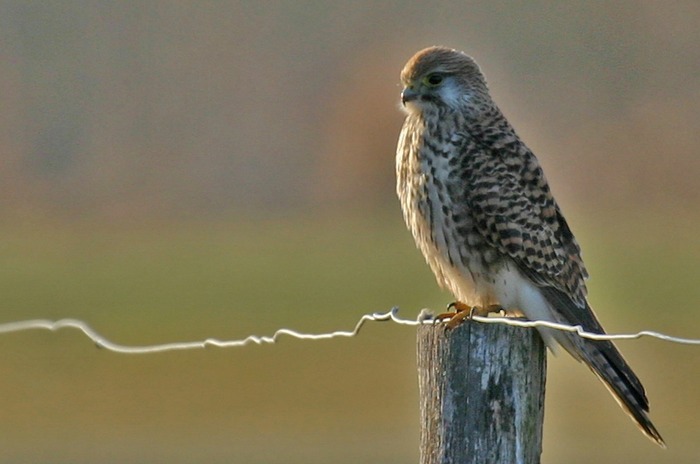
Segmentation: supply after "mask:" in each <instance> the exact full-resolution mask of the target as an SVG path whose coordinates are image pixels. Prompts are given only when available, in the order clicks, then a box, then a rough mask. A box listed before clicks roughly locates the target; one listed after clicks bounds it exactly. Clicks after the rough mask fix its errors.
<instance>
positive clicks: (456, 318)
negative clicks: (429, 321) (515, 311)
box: [433, 301, 503, 329]
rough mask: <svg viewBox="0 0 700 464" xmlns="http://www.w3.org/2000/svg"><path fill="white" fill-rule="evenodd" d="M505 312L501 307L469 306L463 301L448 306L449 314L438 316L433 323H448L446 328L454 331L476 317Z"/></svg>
mask: <svg viewBox="0 0 700 464" xmlns="http://www.w3.org/2000/svg"><path fill="white" fill-rule="evenodd" d="M501 311H503V307H502V306H501V305H489V306H486V307H479V306H469V305H467V304H465V303H462V302H461V301H453V302H452V303H450V304H449V305H447V312H444V313H441V314H438V315H437V316H435V318H434V319H433V322H442V321H445V320H446V321H447V322H446V323H445V326H446V327H447V328H448V329H454V328H455V327H457V326H458V325H459V324H461V323H462V322H463V321H465V320H471V319H472V318H473V317H474V316H482V317H486V316H488V315H489V314H490V313H499V312H501Z"/></svg>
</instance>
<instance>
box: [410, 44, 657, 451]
mask: <svg viewBox="0 0 700 464" xmlns="http://www.w3.org/2000/svg"><path fill="white" fill-rule="evenodd" d="M401 83H402V84H403V86H404V89H403V92H402V94H401V101H402V103H403V106H404V108H405V110H406V120H405V122H404V125H403V129H402V130H401V135H400V137H399V143H398V148H397V152H396V177H397V193H398V196H399V200H400V202H401V208H402V210H403V216H404V219H405V221H406V224H407V225H408V228H409V229H410V231H411V232H412V233H413V237H414V239H415V241H416V244H417V246H418V248H419V249H420V250H421V251H422V252H423V255H424V256H425V259H426V261H427V262H428V264H429V265H430V268H431V269H432V271H433V273H435V277H436V278H437V281H438V283H439V284H440V285H441V286H442V287H443V288H445V289H447V290H449V291H450V292H451V293H452V294H453V295H454V297H455V298H456V299H457V302H456V303H455V306H456V308H457V309H458V310H462V311H474V310H476V311H477V312H479V313H482V314H483V313H484V312H488V311H489V310H493V309H494V308H498V309H499V310H501V309H502V310H504V311H506V313H514V314H523V315H525V317H527V318H528V319H530V320H545V321H552V322H557V323H563V324H569V325H580V326H582V327H583V329H584V330H586V331H588V332H594V333H599V334H603V333H604V331H603V327H602V326H601V325H600V323H599V322H598V319H597V318H596V316H595V314H594V313H593V310H592V309H591V307H590V306H589V304H588V301H587V300H586V293H587V292H586V284H585V279H586V278H587V277H588V273H587V272H586V268H585V267H584V264H583V261H582V259H581V250H580V248H579V246H578V243H576V239H575V238H574V235H573V234H572V232H571V229H569V226H568V225H567V223H566V220H565V219H564V216H563V215H562V213H561V210H560V209H559V206H558V205H557V202H556V201H555V200H554V197H553V196H552V193H551V191H550V189H549V185H548V184H547V180H546V179H545V176H544V173H543V172H542V168H541V167H540V165H539V163H538V161H537V158H536V157H535V155H534V154H533V153H532V152H531V151H530V149H529V148H528V147H527V146H526V145H525V144H524V143H523V142H522V141H521V140H520V138H519V137H518V136H517V135H516V133H515V131H514V130H513V128H512V127H511V125H510V124H509V123H508V121H507V120H506V118H505V117H504V116H503V114H502V113H501V111H500V110H499V109H498V107H497V106H496V104H495V103H494V102H493V100H492V99H491V96H490V95H489V91H488V87H487V85H486V81H485V79H484V76H483V74H482V73H481V71H480V69H479V66H478V65H477V64H476V63H475V62H474V60H473V59H472V58H470V57H469V56H467V55H465V54H464V53H462V52H459V51H456V50H451V49H449V48H444V47H430V48H426V49H425V50H421V51H419V52H418V53H416V54H415V55H414V56H413V57H412V58H411V59H410V60H409V61H408V63H407V64H406V66H405V67H404V68H403V71H401ZM462 314H464V313H462ZM467 314H469V313H467ZM456 317H457V319H460V317H461V316H460V315H457V316H456ZM540 333H541V335H542V337H543V339H544V340H545V342H546V343H547V345H548V346H549V347H550V349H554V348H556V345H557V344H558V345H561V346H563V347H564V348H565V349H566V350H567V351H568V352H569V353H570V354H571V355H572V356H573V357H574V358H576V359H577V360H579V361H583V362H584V363H585V364H586V365H587V366H588V367H589V368H590V369H591V370H592V371H593V372H594V373H595V374H596V375H597V376H598V378H599V379H600V380H601V381H602V382H603V383H604V384H605V386H606V387H607V388H608V390H610V392H611V393H612V395H613V396H614V397H615V399H616V400H617V402H618V403H619V404H620V406H621V407H622V408H623V409H624V410H625V411H626V412H627V413H628V414H629V415H630V417H631V418H632V419H633V420H634V421H635V422H636V423H637V425H638V426H639V428H640V429H641V430H642V431H643V432H644V434H645V435H647V436H648V437H649V438H650V439H652V440H653V441H655V442H656V443H658V444H659V445H660V446H665V444H664V441H663V439H662V438H661V435H660V434H659V432H658V431H657V430H656V428H655V427H654V424H652V422H651V420H650V419H649V417H648V415H647V413H648V411H649V401H648V400H647V397H646V394H645V391H644V387H643V386H642V384H641V382H640V381H639V379H638V378H637V376H636V375H635V374H634V372H633V371H632V369H631V368H630V367H629V365H628V364H627V362H626V361H625V360H624V358H623V357H622V355H621V354H620V352H619V351H618V350H617V348H616V347H615V345H614V344H613V343H612V342H610V341H594V340H590V339H585V338H582V337H580V336H578V334H574V333H570V332H563V331H558V330H553V329H544V328H540Z"/></svg>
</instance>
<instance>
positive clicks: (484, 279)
mask: <svg viewBox="0 0 700 464" xmlns="http://www.w3.org/2000/svg"><path fill="white" fill-rule="evenodd" d="M420 210H421V208H416V209H415V210H414V211H420ZM433 211H434V210H433ZM432 219H433V221H432V223H431V222H430V221H429V220H428V218H426V216H424V215H421V214H418V215H416V217H414V220H413V221H411V222H410V223H409V228H410V229H411V232H412V233H413V236H414V238H415V241H416V244H417V245H418V248H419V249H420V250H421V252H422V253H423V256H424V257H425V260H426V261H427V263H428V265H429V266H430V269H431V270H432V271H433V273H434V274H435V277H436V279H437V281H438V284H440V286H441V287H442V288H444V289H446V290H448V291H450V292H451V293H452V295H453V296H454V297H455V298H456V299H457V300H459V301H461V302H462V303H465V304H467V305H471V306H480V307H487V306H490V305H494V304H500V301H499V295H498V293H500V292H499V288H498V286H497V285H495V284H496V283H497V281H496V280H495V275H494V271H495V270H496V269H495V268H496V267H499V265H497V264H496V263H492V264H491V265H489V264H488V263H487V262H486V261H485V258H484V256H483V253H482V251H483V250H481V249H479V247H474V246H471V245H470V244H469V240H468V238H467V237H462V236H461V235H460V234H459V233H458V232H457V229H456V227H454V224H450V221H449V219H447V218H444V217H441V215H440V214H436V213H434V214H433V218H432Z"/></svg>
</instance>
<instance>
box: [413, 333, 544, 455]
mask: <svg viewBox="0 0 700 464" xmlns="http://www.w3.org/2000/svg"><path fill="white" fill-rule="evenodd" d="M545 378H546V351H545V347H544V343H543V342H542V339H541V338H540V336H539V334H538V333H537V331H536V330H535V329H525V328H521V327H513V326H508V325H505V324H486V323H479V322H476V321H465V322H464V323H462V324H461V325H460V326H458V327H457V328H455V329H447V328H445V326H444V324H435V325H430V324H424V325H421V326H419V327H418V382H419V387H420V413H421V438H420V464H472V463H473V464H477V463H478V464H495V463H497V464H516V463H517V464H538V463H539V462H540V454H541V452H542V423H543V417H544V388H545Z"/></svg>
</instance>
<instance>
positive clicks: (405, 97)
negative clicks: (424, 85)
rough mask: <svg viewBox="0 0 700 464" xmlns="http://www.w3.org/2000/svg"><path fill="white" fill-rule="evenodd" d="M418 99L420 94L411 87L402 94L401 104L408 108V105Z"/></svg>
mask: <svg viewBox="0 0 700 464" xmlns="http://www.w3.org/2000/svg"><path fill="white" fill-rule="evenodd" d="M417 98H418V92H416V91H415V90H413V89H412V88H410V87H406V88H405V89H403V91H402V92H401V103H403V106H406V103H408V102H411V101H413V100H416V99H417Z"/></svg>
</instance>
